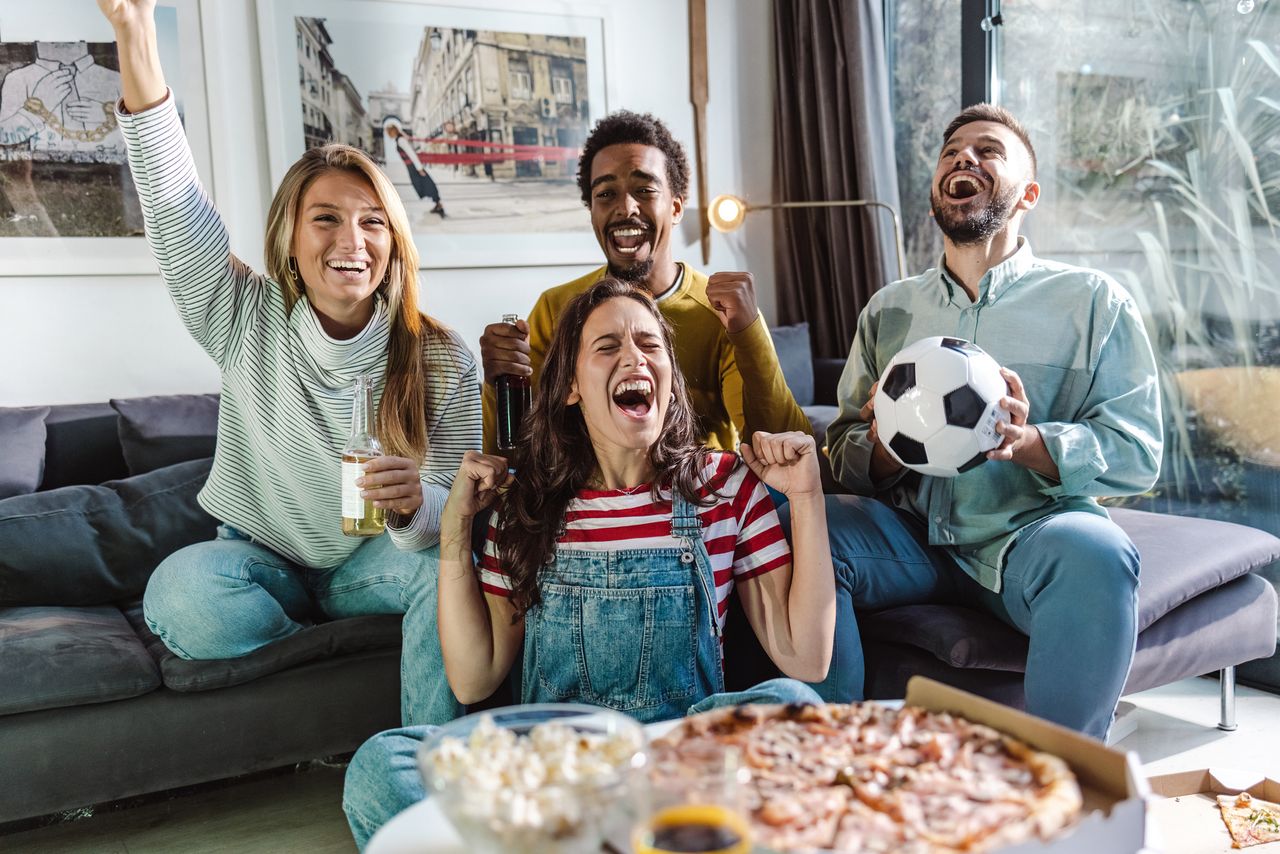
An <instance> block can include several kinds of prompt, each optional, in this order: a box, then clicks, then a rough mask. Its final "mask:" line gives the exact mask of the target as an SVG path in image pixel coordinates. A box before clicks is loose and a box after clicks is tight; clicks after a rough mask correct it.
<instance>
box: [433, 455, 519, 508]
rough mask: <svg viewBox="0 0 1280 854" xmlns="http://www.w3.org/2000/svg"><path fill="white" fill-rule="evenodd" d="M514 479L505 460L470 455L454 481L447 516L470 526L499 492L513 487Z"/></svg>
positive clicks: (447, 505) (446, 505) (463, 458)
mask: <svg viewBox="0 0 1280 854" xmlns="http://www.w3.org/2000/svg"><path fill="white" fill-rule="evenodd" d="M512 477H513V475H512V474H511V473H510V472H509V471H508V470H507V460H506V457H499V456H495V455H493V454H482V453H480V452H479V451H467V452H466V454H464V455H463V457H462V465H460V466H458V473H457V474H456V475H454V477H453V488H452V489H450V490H449V499H448V500H447V501H445V503H444V511H443V513H444V515H445V516H446V517H448V518H449V519H450V520H455V521H468V522H469V521H470V520H471V519H474V518H475V516H476V514H477V513H479V512H480V511H481V510H483V509H485V508H486V507H488V506H489V505H490V504H492V503H493V500H494V499H495V498H496V497H497V496H498V491H499V490H500V489H502V488H503V487H505V486H506V485H507V484H508V483H510V481H511V479H512Z"/></svg>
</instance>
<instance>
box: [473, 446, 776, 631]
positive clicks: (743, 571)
mask: <svg viewBox="0 0 1280 854" xmlns="http://www.w3.org/2000/svg"><path fill="white" fill-rule="evenodd" d="M737 462H738V457H737V455H736V454H731V453H727V452H724V451H712V452H711V453H709V454H708V457H707V465H706V467H705V468H704V469H703V470H702V482H703V485H702V487H701V488H700V489H699V496H700V497H706V496H709V495H711V493H713V492H718V493H719V494H720V497H719V498H718V499H717V500H716V501H715V503H714V504H711V505H709V506H706V507H698V508H696V510H697V513H698V518H699V519H700V520H701V521H702V541H703V543H705V544H706V547H707V556H708V557H709V558H710V559H711V570H712V572H713V573H714V577H715V582H716V604H717V606H718V607H717V611H718V613H719V617H720V627H721V628H724V619H725V613H726V612H727V611H728V608H729V594H730V593H732V592H733V585H734V583H735V582H737V581H745V580H746V579H748V578H755V577H756V576H758V575H762V574H764V573H766V572H769V571H771V570H774V569H777V568H778V567H780V566H785V565H787V564H789V563H790V562H791V548H790V546H788V545H787V540H786V537H785V536H784V535H783V533H782V525H781V524H780V523H779V522H778V511H777V510H776V509H775V508H774V506H773V499H772V498H771V497H770V496H769V490H768V489H766V488H765V486H764V484H763V483H761V482H760V479H759V478H757V477H756V476H755V474H754V473H753V472H752V471H751V469H749V468H748V467H747V466H746V465H738V466H737V468H736V469H735V468H734V465H735V464H736V463H737ZM661 496H662V500H661V501H659V502H655V501H653V499H652V498H651V497H650V495H649V488H648V486H647V485H646V486H645V488H643V489H634V488H633V489H628V490H627V491H625V492H624V491H622V490H603V491H601V490H582V491H580V492H579V493H578V495H577V497H576V498H574V499H573V500H572V501H570V502H569V506H568V508H567V510H566V512H565V531H564V535H563V536H561V537H560V539H559V540H558V541H557V542H558V543H559V544H560V545H562V546H564V547H565V548H568V549H574V550H577V551H623V550H630V549H668V548H676V549H678V548H680V547H681V546H682V545H683V543H682V542H681V541H680V539H679V538H677V537H673V536H671V522H672V509H671V490H670V489H664V490H662V491H661ZM496 536H497V528H496V527H495V526H494V525H493V524H492V523H491V524H490V525H489V533H488V536H487V537H486V538H485V544H484V554H483V555H482V556H481V558H480V583H481V585H482V586H483V588H484V591H485V592H486V593H491V594H493V595H494V596H503V597H506V596H509V595H510V594H511V580H510V578H509V577H508V575H507V573H506V571H505V569H504V568H503V566H502V564H501V563H499V562H498V556H497V545H496V542H495V537H496Z"/></svg>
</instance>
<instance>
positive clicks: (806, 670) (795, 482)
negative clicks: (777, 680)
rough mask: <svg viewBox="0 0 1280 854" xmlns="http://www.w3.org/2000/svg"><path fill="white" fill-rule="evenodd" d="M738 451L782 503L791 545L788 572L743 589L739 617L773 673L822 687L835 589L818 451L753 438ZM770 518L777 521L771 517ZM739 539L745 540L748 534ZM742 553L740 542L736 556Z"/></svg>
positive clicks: (804, 443)
mask: <svg viewBox="0 0 1280 854" xmlns="http://www.w3.org/2000/svg"><path fill="white" fill-rule="evenodd" d="M741 450H742V458H743V460H745V461H746V463H747V465H748V466H750V468H751V471H752V472H754V473H755V475H756V477H758V478H759V479H760V481H761V482H763V483H765V484H767V485H768V486H771V487H773V488H774V489H776V490H778V491H779V492H782V493H784V494H785V495H786V496H787V500H788V504H789V506H790V508H791V542H792V560H791V563H790V564H787V565H784V566H779V567H777V568H776V569H773V570H771V571H767V572H762V573H761V574H759V575H756V576H753V577H751V578H749V579H747V580H746V581H745V582H743V583H742V585H741V586H740V588H739V590H740V595H741V597H742V604H743V609H744V610H745V611H746V614H747V620H748V622H750V623H751V627H752V629H754V630H755V633H756V637H758V638H759V639H760V644H761V646H763V647H764V648H765V651H766V652H768V653H769V657H770V658H771V659H773V663H774V664H776V665H778V669H780V670H781V671H782V672H783V673H784V674H786V675H787V676H790V677H791V678H793V679H800V680H802V681H804V682H819V681H821V680H822V679H825V678H826V676H827V669H828V668H829V667H830V665H831V646H832V639H833V638H834V637H835V627H836V599H835V597H836V588H835V574H834V571H833V570H832V568H831V547H830V545H829V544H828V542H827V513H826V505H825V503H824V499H823V495H822V480H821V477H820V475H819V473H818V458H817V447H816V445H815V444H814V441H813V437H812V436H809V435H806V434H803V433H782V434H776V435H772V434H768V433H756V434H755V436H754V437H753V438H752V443H751V444H750V445H747V444H743V445H742V448H741ZM768 516H769V517H772V518H773V519H774V521H776V518H777V517H776V515H774V511H773V510H770V511H769V513H768ZM757 521H758V520H757ZM743 531H744V533H745V534H746V535H747V536H748V537H750V535H751V531H750V526H744V529H743ZM747 542H748V543H749V540H748V541H747ZM744 545H745V543H744V541H743V537H742V535H740V536H739V548H742V547H744ZM736 560H737V558H736V557H735V561H736Z"/></svg>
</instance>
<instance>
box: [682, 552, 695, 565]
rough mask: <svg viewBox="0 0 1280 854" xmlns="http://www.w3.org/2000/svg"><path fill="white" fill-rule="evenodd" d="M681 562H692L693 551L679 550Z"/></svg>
mask: <svg viewBox="0 0 1280 854" xmlns="http://www.w3.org/2000/svg"><path fill="white" fill-rule="evenodd" d="M680 562H681V563H693V552H680Z"/></svg>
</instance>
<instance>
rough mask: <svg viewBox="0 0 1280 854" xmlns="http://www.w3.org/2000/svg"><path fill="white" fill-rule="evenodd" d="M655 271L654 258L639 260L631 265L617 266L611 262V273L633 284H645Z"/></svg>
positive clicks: (616, 277)
mask: <svg viewBox="0 0 1280 854" xmlns="http://www.w3.org/2000/svg"><path fill="white" fill-rule="evenodd" d="M652 272H653V258H651V257H650V258H646V259H644V260H643V261H637V262H636V263H635V264H632V265H631V266H630V267H616V266H614V265H613V264H612V263H610V264H609V275H610V276H613V277H614V278H615V279H618V280H620V281H623V282H626V283H628V284H631V285H643V284H644V283H645V281H646V280H647V279H648V278H649V274H650V273H652Z"/></svg>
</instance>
